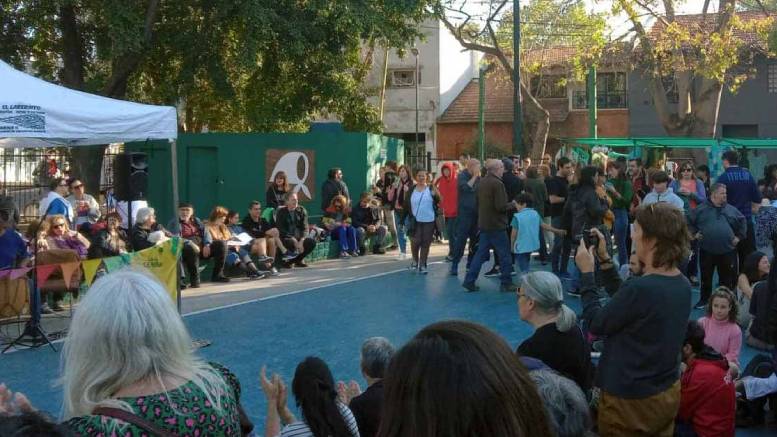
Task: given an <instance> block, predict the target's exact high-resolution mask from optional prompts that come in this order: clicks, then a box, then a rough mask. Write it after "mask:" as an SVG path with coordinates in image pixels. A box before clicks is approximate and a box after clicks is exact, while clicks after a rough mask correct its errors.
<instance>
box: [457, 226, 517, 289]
mask: <svg viewBox="0 0 777 437" xmlns="http://www.w3.org/2000/svg"><path fill="white" fill-rule="evenodd" d="M478 240H479V241H478V250H477V252H475V258H474V259H473V260H472V265H471V266H470V267H469V270H467V276H466V277H465V278H464V283H468V284H471V283H474V282H475V280H476V279H477V278H478V276H479V275H480V268H481V267H483V263H485V262H486V260H488V254H489V250H491V249H492V248H493V249H494V252H495V253H496V260H497V262H498V263H499V271H500V277H499V278H500V280H501V282H502V285H509V284H512V279H511V278H510V276H511V275H512V273H513V257H512V254H511V253H510V240H509V239H508V238H507V234H506V233H505V231H504V230H501V229H500V230H498V231H483V230H481V231H480V237H479V238H478Z"/></svg>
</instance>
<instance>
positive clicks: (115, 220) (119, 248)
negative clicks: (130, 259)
mask: <svg viewBox="0 0 777 437" xmlns="http://www.w3.org/2000/svg"><path fill="white" fill-rule="evenodd" d="M105 222H106V226H105V229H102V230H100V231H99V232H98V233H97V235H95V236H94V238H93V239H92V244H91V246H89V254H88V257H89V258H90V259H94V258H107V257H110V256H117V255H120V254H122V253H127V251H128V250H129V241H128V238H127V234H126V232H124V230H123V229H121V228H120V227H119V224H121V216H120V215H119V213H118V212H115V211H114V212H111V213H108V215H106V217H105Z"/></svg>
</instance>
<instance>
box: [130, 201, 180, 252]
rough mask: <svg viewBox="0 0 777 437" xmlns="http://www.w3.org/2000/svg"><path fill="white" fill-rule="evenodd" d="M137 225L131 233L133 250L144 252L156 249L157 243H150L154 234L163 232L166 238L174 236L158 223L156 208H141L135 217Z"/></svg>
mask: <svg viewBox="0 0 777 437" xmlns="http://www.w3.org/2000/svg"><path fill="white" fill-rule="evenodd" d="M135 220H136V221H135V224H134V225H133V226H132V232H131V233H130V244H131V245H132V250H143V249H148V248H149V247H154V244H155V243H152V242H151V241H149V239H148V238H149V236H151V234H153V233H154V232H161V233H162V234H164V235H165V236H166V237H170V236H172V234H170V232H168V231H167V230H166V229H165V228H164V227H163V226H162V225H160V224H159V223H157V221H156V213H155V211H154V208H140V209H139V210H138V213H137V214H136V215H135Z"/></svg>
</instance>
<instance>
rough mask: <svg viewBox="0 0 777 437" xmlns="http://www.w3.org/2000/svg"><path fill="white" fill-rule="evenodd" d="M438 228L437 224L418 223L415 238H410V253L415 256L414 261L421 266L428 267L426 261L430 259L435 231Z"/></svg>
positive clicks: (414, 232)
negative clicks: (430, 249)
mask: <svg viewBox="0 0 777 437" xmlns="http://www.w3.org/2000/svg"><path fill="white" fill-rule="evenodd" d="M436 228H437V223H436V222H429V223H423V222H416V224H415V229H414V230H413V236H412V237H410V251H411V253H412V254H413V261H414V262H416V263H417V264H418V265H419V266H422V267H426V260H427V259H428V258H429V248H430V247H431V246H432V240H434V230H435V229H436Z"/></svg>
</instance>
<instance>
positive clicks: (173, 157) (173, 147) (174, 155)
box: [170, 140, 181, 314]
mask: <svg viewBox="0 0 777 437" xmlns="http://www.w3.org/2000/svg"><path fill="white" fill-rule="evenodd" d="M170 171H171V172H172V176H173V214H175V211H176V208H178V202H179V199H178V145H177V142H176V140H170ZM175 284H176V285H175V288H177V289H178V292H177V293H175V295H176V298H175V303H176V306H177V307H178V314H180V313H181V275H179V274H178V273H177V269H176V274H175Z"/></svg>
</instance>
